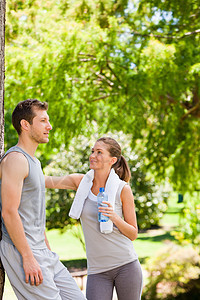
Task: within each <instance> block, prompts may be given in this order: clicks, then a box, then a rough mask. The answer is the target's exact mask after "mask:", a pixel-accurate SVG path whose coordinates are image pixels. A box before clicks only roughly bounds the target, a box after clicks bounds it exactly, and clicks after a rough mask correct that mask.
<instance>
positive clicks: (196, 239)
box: [172, 192, 200, 247]
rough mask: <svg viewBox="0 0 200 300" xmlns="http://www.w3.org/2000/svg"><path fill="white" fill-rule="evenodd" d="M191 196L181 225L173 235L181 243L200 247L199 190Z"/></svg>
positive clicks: (186, 204) (184, 209) (183, 213)
mask: <svg viewBox="0 0 200 300" xmlns="http://www.w3.org/2000/svg"><path fill="white" fill-rule="evenodd" d="M187 196H189V201H187V202H186V203H185V206H184V208H183V209H182V213H181V216H182V217H181V226H180V228H178V229H177V230H176V231H173V232H172V235H174V237H175V238H176V240H177V241H178V242H179V243H180V244H181V245H187V244H191V243H192V244H193V245H194V246H196V247H199V243H200V204H199V192H194V193H193V195H187Z"/></svg>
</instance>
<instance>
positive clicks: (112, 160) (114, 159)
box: [111, 156, 117, 165]
mask: <svg viewBox="0 0 200 300" xmlns="http://www.w3.org/2000/svg"><path fill="white" fill-rule="evenodd" d="M111 162H112V165H114V164H115V163H116V162H117V157H115V156H113V157H112V159H111Z"/></svg>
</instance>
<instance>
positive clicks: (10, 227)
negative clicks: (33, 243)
mask: <svg viewBox="0 0 200 300" xmlns="http://www.w3.org/2000/svg"><path fill="white" fill-rule="evenodd" d="M1 167H2V182H1V197H2V217H3V220H4V223H5V226H6V229H7V231H8V234H9V236H10V238H11V240H12V241H13V243H14V245H15V247H16V248H17V250H18V251H19V252H20V254H21V256H22V259H23V268H24V272H25V281H26V283H28V282H29V280H30V283H31V285H34V284H35V285H39V284H41V283H42V280H43V277H42V271H41V269H40V266H39V264H38V262H37V261H36V259H35V258H34V256H33V253H32V251H31V249H30V246H29V244H28V242H27V239H26V236H25V233H24V228H23V225H22V221H21V218H20V216H19V213H18V208H19V205H20V199H21V192H22V186H23V181H24V179H25V178H26V177H27V176H28V171H29V170H28V162H27V159H26V158H25V157H24V155H23V154H21V153H17V152H12V153H10V154H8V155H7V156H6V157H5V158H4V159H3V161H2V163H1Z"/></svg>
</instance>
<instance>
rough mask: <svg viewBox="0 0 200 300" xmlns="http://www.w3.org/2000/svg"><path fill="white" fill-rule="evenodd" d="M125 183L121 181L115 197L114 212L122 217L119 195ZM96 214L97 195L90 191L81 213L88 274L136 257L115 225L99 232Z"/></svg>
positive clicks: (102, 270) (130, 245)
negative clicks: (104, 232) (107, 232)
mask: <svg viewBox="0 0 200 300" xmlns="http://www.w3.org/2000/svg"><path fill="white" fill-rule="evenodd" d="M125 184H127V183H126V182H124V181H121V184H120V186H119V189H118V191H117V194H116V198H115V212H116V213H117V214H118V215H119V216H120V217H123V215H122V202H121V198H120V195H121V191H122V189H123V187H124V185H125ZM97 216H98V206H97V196H95V195H94V194H92V192H91V191H90V193H89V195H88V197H87V199H86V200H85V203H84V207H83V210H82V214H81V224H82V228H83V233H84V237H85V244H86V255H87V268H88V275H89V274H97V273H101V272H105V271H109V270H112V269H114V268H118V267H120V266H123V265H125V264H127V263H130V262H132V261H134V260H136V259H138V256H137V254H136V252H135V250H134V247H133V243H132V241H131V240H130V239H129V238H128V237H126V236H125V235H124V234H122V233H121V232H120V231H119V230H118V228H117V227H116V226H113V231H112V233H109V234H103V233H101V232H100V225H99V222H98V218H97Z"/></svg>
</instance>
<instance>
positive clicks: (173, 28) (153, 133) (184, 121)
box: [5, 0, 200, 192]
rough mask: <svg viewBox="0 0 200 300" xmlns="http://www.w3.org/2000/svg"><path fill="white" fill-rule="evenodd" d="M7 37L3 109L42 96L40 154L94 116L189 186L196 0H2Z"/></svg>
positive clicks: (192, 181)
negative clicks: (45, 139) (46, 121)
mask: <svg viewBox="0 0 200 300" xmlns="http://www.w3.org/2000/svg"><path fill="white" fill-rule="evenodd" d="M6 38H7V47H6V86H5V87H6V94H5V118H6V120H8V119H9V120H10V109H11V108H13V106H14V105H15V104H16V102H18V101H19V100H23V99H26V98H30V97H33V98H38V99H40V100H46V101H48V102H49V114H50V117H51V122H52V125H53V127H54V130H53V132H52V137H51V141H50V143H49V145H48V146H47V151H46V153H52V149H53V151H55V149H57V150H58V149H60V145H62V144H63V143H65V144H66V145H69V143H70V141H71V139H72V138H73V137H74V136H77V135H79V134H86V133H87V127H88V126H89V125H88V124H90V123H91V121H92V120H96V121H97V122H98V124H99V126H100V127H101V131H102V132H107V131H108V130H118V131H119V130H122V131H123V132H125V133H126V134H131V135H132V147H133V148H135V147H136V146H137V150H136V151H137V152H138V151H140V156H141V155H143V157H144V158H145V161H144V162H145V165H146V166H147V168H148V170H150V169H151V171H152V172H153V174H155V175H157V176H158V178H164V177H166V176H168V177H169V179H170V181H171V182H172V183H173V184H174V186H175V187H176V188H177V190H180V191H182V192H184V191H187V190H191V191H193V190H194V189H196V188H198V186H199V183H200V178H199V158H200V149H199V143H198V141H199V134H200V130H199V126H200V125H199V117H200V110H199V70H200V67H199V66H200V65H199V58H200V57H199V56H200V54H199V51H198V47H199V4H198V1H197V0H192V1H191V0H184V1H181V3H178V2H177V1H176V0H172V1H157V0H139V1H136V0H130V1H127V0H116V1H113V0H102V1H99V0H88V1H85V0H68V1H67V0H65V1H61V0H59V1H53V0H48V1H42V0H23V1H21V0H17V1H16V0H10V1H8V3H7V27H6ZM7 122H8V121H7ZM10 138H12V139H13V138H14V137H13V135H12V132H11V131H10V127H6V131H5V146H6V148H7V147H8V146H9V145H10V143H11V140H10ZM43 158H44V161H46V160H47V159H48V158H49V157H43Z"/></svg>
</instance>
